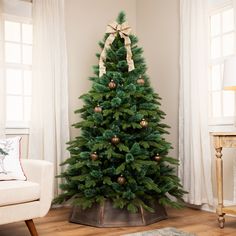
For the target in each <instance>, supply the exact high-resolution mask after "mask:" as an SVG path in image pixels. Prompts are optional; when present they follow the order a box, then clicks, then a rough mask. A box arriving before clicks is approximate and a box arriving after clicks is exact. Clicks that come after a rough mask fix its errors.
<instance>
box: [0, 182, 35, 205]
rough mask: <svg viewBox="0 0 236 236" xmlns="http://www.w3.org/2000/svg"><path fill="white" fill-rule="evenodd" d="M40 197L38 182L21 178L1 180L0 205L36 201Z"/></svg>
mask: <svg viewBox="0 0 236 236" xmlns="http://www.w3.org/2000/svg"><path fill="white" fill-rule="evenodd" d="M39 198H40V186H39V184H38V183H35V182H31V181H21V180H11V181H0V207H1V206H8V205H13V204H20V203H25V202H31V201H36V200H38V199H39Z"/></svg>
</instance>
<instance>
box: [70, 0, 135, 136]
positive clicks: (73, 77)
mask: <svg viewBox="0 0 236 236" xmlns="http://www.w3.org/2000/svg"><path fill="white" fill-rule="evenodd" d="M121 10H124V11H125V12H126V15H127V19H128V22H129V24H130V25H131V26H132V28H133V30H134V32H135V30H136V1H135V0H129V1H127V0H86V1H84V0H66V1H65V14H66V39H67V48H68V65H69V104H70V107H69V112H70V114H69V117H70V124H73V123H75V122H77V121H78V118H79V116H78V115H75V114H74V111H75V110H76V109H78V108H80V107H81V106H82V102H81V101H80V100H78V99H77V98H78V97H79V96H80V95H82V94H83V93H86V92H87V91H88V90H89V89H90V86H91V84H90V82H89V80H88V77H89V76H92V75H93V70H92V66H93V65H96V64H98V60H97V58H96V56H95V53H97V52H100V48H99V46H98V44H97V43H98V42H99V41H100V40H102V39H103V37H104V34H105V30H106V26H107V24H108V23H110V22H112V21H114V20H116V17H117V15H118V13H119V12H120V11H121ZM78 132H79V131H78V130H76V129H74V128H71V137H72V138H73V137H75V136H76V135H78Z"/></svg>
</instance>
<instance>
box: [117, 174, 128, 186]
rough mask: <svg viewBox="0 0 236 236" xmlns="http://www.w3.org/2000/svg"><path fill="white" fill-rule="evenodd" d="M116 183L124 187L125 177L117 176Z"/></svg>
mask: <svg viewBox="0 0 236 236" xmlns="http://www.w3.org/2000/svg"><path fill="white" fill-rule="evenodd" d="M117 182H118V184H120V185H124V184H125V182H126V179H125V177H124V176H122V175H121V176H119V177H118V178H117Z"/></svg>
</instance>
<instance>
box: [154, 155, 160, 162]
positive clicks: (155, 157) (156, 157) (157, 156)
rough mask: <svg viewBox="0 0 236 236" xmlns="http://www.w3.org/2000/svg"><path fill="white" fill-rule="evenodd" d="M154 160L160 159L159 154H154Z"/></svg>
mask: <svg viewBox="0 0 236 236" xmlns="http://www.w3.org/2000/svg"><path fill="white" fill-rule="evenodd" d="M153 159H154V160H155V161H160V160H161V156H160V155H159V154H156V156H154V158H153Z"/></svg>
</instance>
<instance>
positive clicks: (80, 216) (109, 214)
mask: <svg viewBox="0 0 236 236" xmlns="http://www.w3.org/2000/svg"><path fill="white" fill-rule="evenodd" d="M152 208H153V209H154V210H155V212H154V213H151V212H148V211H146V210H144V209H143V208H142V206H140V208H139V211H138V212H137V213H130V212H129V211H128V210H126V209H117V208H114V207H113V206H112V202H111V201H109V200H106V201H105V202H104V204H103V205H99V204H94V205H93V206H92V207H91V208H88V209H85V210H83V209H82V208H80V207H74V208H73V210H72V214H71V217H70V222H72V223H77V224H84V225H90V226H96V227H124V226H144V225H149V224H152V223H155V222H157V221H160V220H164V219H167V213H166V210H165V208H164V207H163V206H161V205H160V204H159V203H158V202H156V203H155V204H154V205H153V207H152Z"/></svg>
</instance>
